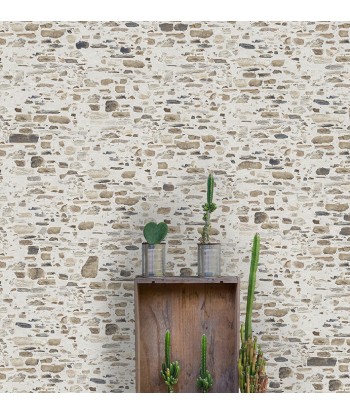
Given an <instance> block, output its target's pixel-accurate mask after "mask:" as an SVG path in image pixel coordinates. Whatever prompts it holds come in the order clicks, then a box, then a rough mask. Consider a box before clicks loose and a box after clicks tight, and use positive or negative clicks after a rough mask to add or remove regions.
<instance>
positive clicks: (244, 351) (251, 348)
mask: <svg viewBox="0 0 350 415" xmlns="http://www.w3.org/2000/svg"><path fill="white" fill-rule="evenodd" d="M259 251H260V237H259V235H258V234H255V236H254V240H253V247H252V256H251V260H250V273H249V286H248V297H247V310H246V317H245V327H244V326H243V325H242V326H241V349H240V351H239V359H238V376H239V389H240V391H241V392H243V393H259V392H266V389H267V386H268V378H267V376H266V372H265V365H266V361H265V359H264V356H263V353H262V351H261V348H260V346H259V345H258V344H257V338H256V337H254V338H253V335H252V313H253V301H254V291H255V284H256V271H257V268H258V262H259Z"/></svg>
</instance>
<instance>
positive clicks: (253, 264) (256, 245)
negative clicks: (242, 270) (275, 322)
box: [244, 233, 260, 341]
mask: <svg viewBox="0 0 350 415" xmlns="http://www.w3.org/2000/svg"><path fill="white" fill-rule="evenodd" d="M259 250H260V236H259V234H258V233H256V234H255V236H254V240H253V247H252V255H251V260H250V273H249V285H248V298H247V310H246V317H245V331H244V335H245V340H246V341H247V340H248V339H249V338H251V337H252V314H253V302H254V291H255V284H256V271H257V269H258V262H259Z"/></svg>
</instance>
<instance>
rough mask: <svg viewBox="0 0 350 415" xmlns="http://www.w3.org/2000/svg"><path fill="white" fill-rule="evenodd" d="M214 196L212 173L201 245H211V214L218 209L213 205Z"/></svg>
mask: <svg viewBox="0 0 350 415" xmlns="http://www.w3.org/2000/svg"><path fill="white" fill-rule="evenodd" d="M213 196H214V176H213V175H212V173H210V174H209V176H208V180H207V203H206V204H204V205H203V206H202V207H203V210H204V215H203V220H204V227H203V230H202V233H201V243H202V244H205V243H209V236H210V227H211V223H210V214H211V213H212V212H214V210H215V209H216V207H217V206H216V204H215V203H213Z"/></svg>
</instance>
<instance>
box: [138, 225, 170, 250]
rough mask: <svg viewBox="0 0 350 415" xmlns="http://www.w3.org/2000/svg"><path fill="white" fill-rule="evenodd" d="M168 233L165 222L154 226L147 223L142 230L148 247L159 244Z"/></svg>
mask: <svg viewBox="0 0 350 415" xmlns="http://www.w3.org/2000/svg"><path fill="white" fill-rule="evenodd" d="M167 233H168V225H167V224H166V223H165V222H160V223H158V224H156V223H155V222H149V223H147V225H146V226H145V227H144V229H143V235H144V237H145V238H146V241H147V242H148V243H149V244H150V245H156V244H160V243H161V242H162V240H163V239H164V238H165V237H166V235H167Z"/></svg>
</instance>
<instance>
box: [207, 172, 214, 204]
mask: <svg viewBox="0 0 350 415" xmlns="http://www.w3.org/2000/svg"><path fill="white" fill-rule="evenodd" d="M213 195H214V176H213V175H212V174H211V173H210V174H209V176H208V181H207V203H208V205H209V206H210V205H211V204H212V203H213Z"/></svg>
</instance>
